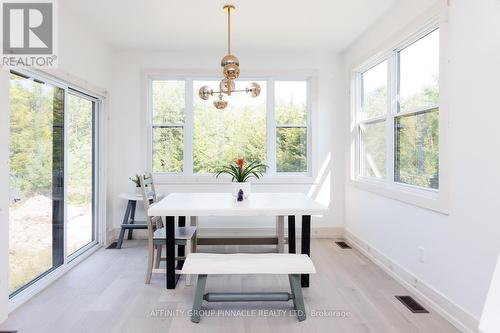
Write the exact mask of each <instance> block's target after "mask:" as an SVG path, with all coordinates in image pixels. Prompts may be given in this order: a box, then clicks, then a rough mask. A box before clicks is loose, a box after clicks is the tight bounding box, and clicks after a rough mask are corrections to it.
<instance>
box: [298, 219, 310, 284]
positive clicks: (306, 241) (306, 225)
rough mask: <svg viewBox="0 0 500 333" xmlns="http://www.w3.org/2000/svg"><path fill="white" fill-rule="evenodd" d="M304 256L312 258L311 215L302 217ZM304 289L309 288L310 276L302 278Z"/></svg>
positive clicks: (304, 275) (303, 275)
mask: <svg viewBox="0 0 500 333" xmlns="http://www.w3.org/2000/svg"><path fill="white" fill-rule="evenodd" d="M301 248H302V251H301V252H302V254H307V255H308V256H311V215H302V242H301ZM300 282H301V285H302V288H307V287H309V274H302V276H301V277H300Z"/></svg>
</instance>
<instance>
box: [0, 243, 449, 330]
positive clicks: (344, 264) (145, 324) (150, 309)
mask: <svg viewBox="0 0 500 333" xmlns="http://www.w3.org/2000/svg"><path fill="white" fill-rule="evenodd" d="M262 248H263V247H261V249H262ZM214 249H215V248H213V247H211V248H208V247H200V250H201V251H203V250H205V251H207V252H208V251H210V252H214ZM217 250H218V251H222V250H227V251H231V250H232V251H234V250H239V251H242V252H243V251H247V250H248V248H244V247H239V248H238V247H217ZM311 253H312V259H313V261H314V263H315V265H316V269H317V271H318V274H316V275H314V276H312V277H311V287H310V288H308V289H304V297H305V303H306V307H307V309H308V311H316V313H317V314H320V313H321V311H324V312H323V313H333V314H335V315H336V316H337V317H326V318H321V317H312V316H311V315H310V314H309V313H308V318H307V320H306V321H304V322H301V323H299V322H298V321H297V319H296V318H295V317H293V316H288V314H287V315H285V316H280V317H269V316H254V315H255V314H257V315H258V314H259V311H261V313H262V311H266V310H273V311H274V312H272V314H278V313H280V311H279V310H290V309H291V302H289V303H223V304H222V303H208V304H207V303H204V309H205V310H215V311H219V310H239V311H240V314H243V315H245V316H244V317H242V316H240V317H237V316H230V317H227V316H225V317H222V316H217V315H213V316H210V317H203V318H202V320H201V322H200V324H193V323H191V322H190V321H189V317H188V316H187V314H185V315H182V313H183V311H188V310H189V309H190V308H191V305H192V297H193V294H194V287H193V286H191V287H186V286H185V285H184V280H183V279H181V280H180V281H179V284H178V285H177V289H176V290H166V289H165V280H164V276H162V275H156V276H155V275H153V279H152V283H151V285H145V284H144V275H145V268H146V248H145V242H144V241H135V240H134V241H125V243H124V247H123V248H122V249H121V250H105V249H101V250H99V251H98V252H96V253H95V254H94V255H92V256H90V257H89V258H88V259H87V260H85V261H84V262H82V263H81V264H80V265H78V266H76V267H75V268H74V269H73V270H71V271H70V272H69V273H67V274H66V275H65V276H63V277H62V278H61V279H59V280H58V281H56V282H55V283H54V284H52V285H51V286H50V287H49V288H47V289H46V290H44V291H43V292H42V293H40V294H38V295H37V296H35V297H34V298H33V299H32V300H30V301H29V302H28V303H26V304H24V305H23V306H21V307H20V308H19V309H18V310H16V311H14V312H13V313H12V314H11V316H10V317H9V319H8V320H7V321H6V322H5V323H4V324H2V325H0V329H17V330H18V331H19V332H20V333H31V332H33V333H58V332H72V333H73V332H99V333H100V332H103V333H108V332H109V333H111V332H134V333H137V332H163V333H166V332H204V333H205V332H230V333H235V332H259V333H264V332H273V333H279V332H287V333H289V332H310V333H313V332H341V333H349V332H376V333H388V332H405V333H406V332H432V333H436V332H457V330H456V329H455V328H454V327H453V326H452V325H451V324H450V323H448V322H447V321H446V320H445V319H443V318H442V317H440V316H439V315H437V314H436V313H433V312H432V311H431V313H429V314H412V313H411V312H410V311H408V310H407V309H406V308H405V307H404V306H403V305H402V304H400V303H399V301H398V300H396V298H395V297H394V295H405V294H408V292H407V291H406V290H405V289H404V288H403V287H402V286H400V285H399V284H398V283H397V282H396V281H394V280H393V279H391V278H390V277H389V276H388V275H387V274H386V273H384V272H383V271H382V270H381V269H379V268H378V267H376V266H375V265H374V264H373V263H371V262H370V261H369V260H368V259H367V258H366V257H364V256H363V255H361V254H360V253H359V252H357V251H356V250H354V249H353V250H342V249H340V248H339V247H338V246H337V245H336V244H335V243H334V241H333V240H327V239H314V240H313V241H312V244H311ZM195 281H196V279H194V283H196V282H195ZM288 288H289V286H288V278H287V277H286V276H213V277H209V278H208V283H207V291H241V290H243V291H279V290H283V291H286V290H288ZM176 310H178V315H177V316H173V315H174V314H175V313H174V312H175V311H176ZM335 311H337V312H335ZM342 312H345V313H347V314H348V316H347V317H339V316H341V314H342ZM216 314H217V313H216Z"/></svg>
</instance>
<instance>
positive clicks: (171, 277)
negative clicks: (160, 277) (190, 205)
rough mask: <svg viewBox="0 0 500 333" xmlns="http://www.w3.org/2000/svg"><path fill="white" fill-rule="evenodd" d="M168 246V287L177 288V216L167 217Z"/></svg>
mask: <svg viewBox="0 0 500 333" xmlns="http://www.w3.org/2000/svg"><path fill="white" fill-rule="evenodd" d="M165 224H166V225H165V229H166V230H165V231H166V243H167V245H166V247H167V279H166V280H167V289H175V285H176V284H177V280H178V279H179V276H178V275H177V274H175V217H174V216H166V217H165Z"/></svg>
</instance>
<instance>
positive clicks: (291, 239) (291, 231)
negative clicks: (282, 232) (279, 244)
mask: <svg viewBox="0 0 500 333" xmlns="http://www.w3.org/2000/svg"><path fill="white" fill-rule="evenodd" d="M296 252H297V250H296V248H295V215H289V216H288V253H296Z"/></svg>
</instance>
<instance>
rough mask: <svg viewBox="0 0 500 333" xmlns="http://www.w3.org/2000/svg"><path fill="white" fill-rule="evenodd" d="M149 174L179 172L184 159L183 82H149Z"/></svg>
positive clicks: (184, 100)
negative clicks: (151, 161)
mask: <svg viewBox="0 0 500 333" xmlns="http://www.w3.org/2000/svg"><path fill="white" fill-rule="evenodd" d="M152 94H153V95H152V99H151V101H152V107H153V172H182V170H183V158H184V153H183V152H184V112H185V109H186V88H185V82H184V81H168V80H161V81H160V80H155V81H153V82H152Z"/></svg>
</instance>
